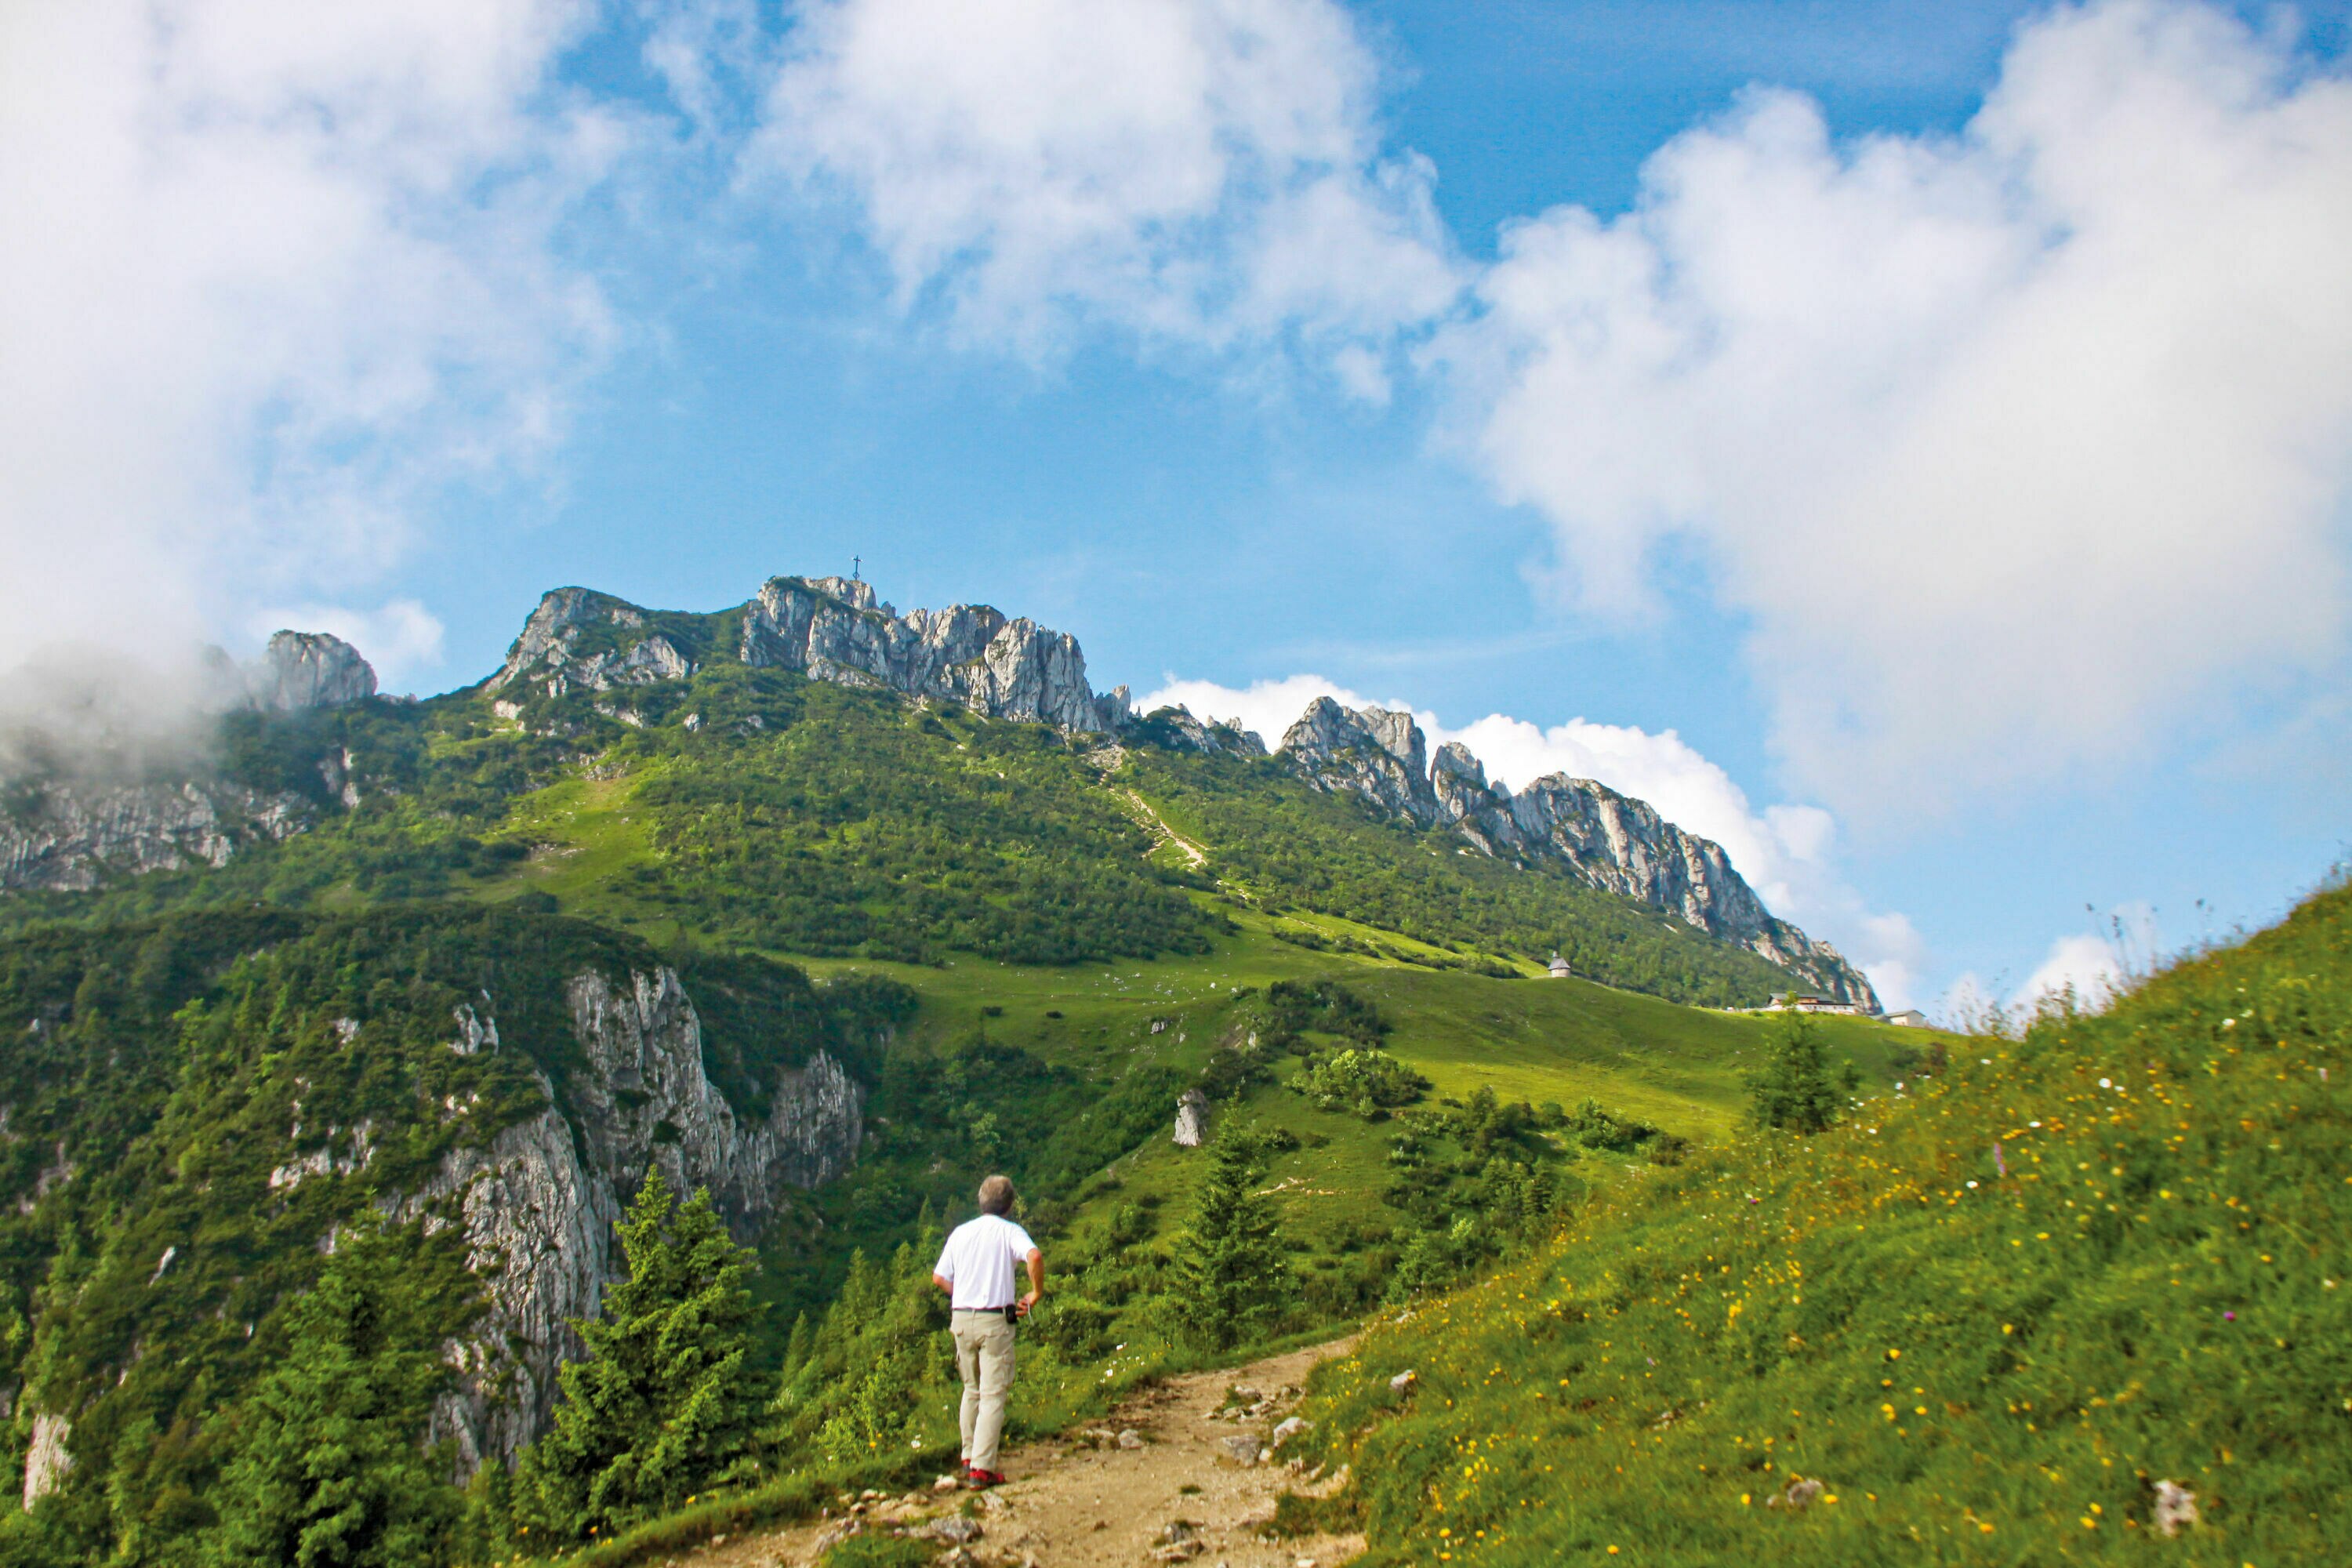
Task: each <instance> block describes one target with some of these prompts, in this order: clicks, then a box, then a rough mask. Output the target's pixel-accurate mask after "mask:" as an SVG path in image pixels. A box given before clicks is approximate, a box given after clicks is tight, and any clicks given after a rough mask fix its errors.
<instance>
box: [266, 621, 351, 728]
mask: <svg viewBox="0 0 2352 1568" xmlns="http://www.w3.org/2000/svg"><path fill="white" fill-rule="evenodd" d="M247 688H248V689H249V690H250V692H251V694H252V701H253V705H254V706H255V707H257V708H268V709H275V710H278V711H281V712H285V711H291V710H296V709H301V708H341V707H343V706H345V705H347V704H349V703H353V702H364V701H366V700H368V699H369V698H371V697H373V696H374V695H375V690H376V684H375V669H374V667H373V666H372V665H370V664H369V663H368V661H367V660H366V659H364V658H361V657H360V650H359V649H357V648H355V647H352V645H351V644H349V643H347V642H345V641H344V640H343V639H342V638H341V637H335V636H333V635H332V634H331V633H328V632H295V631H281V632H278V633H277V634H276V635H274V636H273V637H270V639H269V646H268V647H267V648H265V649H264V650H263V651H262V655H261V662H260V663H259V664H257V665H256V666H255V667H254V668H253V669H252V671H251V672H250V674H249V676H248V678H247Z"/></svg>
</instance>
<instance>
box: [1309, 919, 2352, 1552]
mask: <svg viewBox="0 0 2352 1568" xmlns="http://www.w3.org/2000/svg"><path fill="white" fill-rule="evenodd" d="M2347 1047H2352V891H2347V890H2341V889H2339V890H2336V891H2334V892H2329V893H2326V894H2323V895H2321V896H2319V897H2316V898H2315V899H2314V900H2311V901H2310V902H2309V903H2307V904H2306V905H2305V907H2303V908H2302V909H2301V910H2297V911H2296V913H2295V914H2294V916H2293V918H2291V919H2290V920H2289V921H2287V922H2286V923H2285V924H2284V926H2282V927H2280V928H2278V929H2276V930H2274V931H2268V932H2265V933H2263V934H2262V935H2260V936H2258V937H2256V938H2254V939H2253V940H2252V941H2251V942H2247V943H2245V944H2244V945H2243V946H2242V947H2239V948H2236V949H2233V950H2231V951H2227V952H2217V953H2214V954H2212V955H2210V956H2209V957H2205V958H2201V959H2198V960H2195V961H2193V962H2188V963H2182V964H2180V965H2179V966H2177V967H2176V968H2174V969H2172V970H2171V971H2170V972H2168V973H2165V974H2163V975H2161V976H2159V977H2158V978H2156V979H2154V980H2153V981H2151V982H2149V983H2148V984H2146V985H2145V986H2144V987H2142V988H2141V989H2140V990H2139V991H2138V992H2137V994H2134V995H2132V996H2131V997H2130V998H2129V999H2128V1000H2126V1001H2125V1002H2123V1003H2122V1004H2120V1005H2117V1006H2116V1008H2115V1009H2114V1010H2113V1011H2112V1012H2110V1013H2108V1014H2106V1015H2105V1016H2050V1017H2045V1018H2043V1019H2042V1020H2041V1021H2040V1022H2038V1023H2036V1024H2035V1025H2034V1026H2032V1029H2031V1030H2030V1031H2028V1032H2027V1033H2026V1035H2025V1036H2024V1037H2023V1038H2022V1039H2021V1040H2018V1041H2015V1042H2005V1041H1995V1040H1986V1041H1979V1042H1971V1043H1970V1044H1969V1047H1967V1049H1966V1051H1965V1054H1960V1055H1957V1056H1955V1058H1953V1059H1952V1061H1951V1063H1950V1065H1949V1068H1948V1071H1944V1072H1939V1073H1935V1074H1933V1075H1932V1076H1915V1077H1913V1078H1912V1079H1909V1080H1908V1082H1907V1085H1906V1089H1905V1090H1904V1091H1903V1092H1902V1093H1901V1094H1899V1095H1896V1096H1892V1097H1887V1098H1882V1099H1880V1100H1874V1101H1873V1102H1871V1103H1870V1104H1869V1105H1868V1106H1867V1108H1866V1109H1865V1110H1864V1111H1863V1112H1862V1113H1861V1114H1860V1115H1858V1116H1857V1117H1855V1118H1854V1120H1853V1121H1852V1123H1851V1124H1849V1125H1848V1126H1846V1127H1845V1128H1843V1129H1842V1130H1839V1131H1832V1132H1830V1133H1826V1134H1822V1135H1820V1136H1817V1137H1814V1138H1811V1139H1804V1140H1801V1139H1792V1138H1786V1137H1771V1138H1766V1139H1763V1140H1760V1141H1757V1142H1746V1143H1743V1144H1741V1145H1739V1146H1738V1147H1736V1148H1734V1149H1731V1150H1729V1151H1727V1152H1721V1153H1717V1154H1714V1155H1709V1156H1706V1157H1704V1158H1700V1159H1696V1160H1694V1161H1693V1162H1692V1163H1690V1164H1689V1165H1687V1166H1685V1168H1684V1169H1682V1170H1681V1171H1679V1172H1676V1173H1672V1174H1670V1175H1668V1176H1666V1177H1665V1178H1664V1179H1662V1180H1660V1181H1657V1182H1654V1183H1653V1184H1649V1185H1647V1186H1646V1187H1643V1188H1638V1189H1623V1190H1620V1192H1619V1193H1618V1194H1616V1195H1615V1196H1614V1197H1613V1198H1612V1200H1611V1201H1608V1202H1606V1203H1604V1204H1602V1205H1599V1206H1597V1207H1595V1208H1594V1209H1592V1210H1591V1211H1590V1212H1588V1213H1587V1214H1585V1215H1580V1217H1579V1219H1578V1220H1577V1222H1576V1223H1575V1224H1574V1225H1573V1226H1570V1228H1569V1229H1568V1230H1567V1231H1566V1232H1565V1233H1564V1234H1563V1235H1562V1236H1561V1237H1559V1240H1558V1241H1556V1242H1555V1243H1553V1244H1552V1245H1549V1246H1548V1247H1544V1248H1542V1249H1541V1250H1540V1251H1539V1252H1538V1254H1537V1255H1535V1256H1533V1257H1532V1258H1529V1259H1528V1261H1526V1262H1524V1263H1521V1264H1519V1265H1517V1266H1515V1267H1509V1268H1505V1269H1503V1270H1502V1271H1501V1272H1500V1273H1498V1274H1497V1275H1496V1276H1495V1277H1494V1278H1493V1279H1490V1280H1489V1281H1487V1282H1486V1283H1485V1284H1482V1285H1480V1286H1477V1287H1475V1289H1469V1290H1466V1291H1465V1292H1464V1293H1462V1294H1460V1295H1458V1296H1456V1297H1454V1298H1452V1299H1451V1300H1446V1301H1444V1302H1443V1303H1442V1304H1439V1305H1436V1306H1433V1307H1431V1308H1428V1309H1425V1310H1422V1311H1420V1312H1419V1313H1417V1314H1415V1315H1413V1316H1412V1318H1411V1319H1410V1321H1407V1320H1404V1319H1402V1318H1400V1319H1398V1320H1395V1321H1391V1322H1390V1323H1388V1324H1386V1325H1385V1326H1382V1327H1381V1328H1379V1329H1378V1330H1376V1331H1374V1332H1372V1333H1370V1335H1368V1336H1367V1337H1366V1339H1365V1341H1364V1342H1363V1343H1362V1345H1361V1347H1360V1350H1359V1352H1358V1353H1357V1354H1356V1355H1355V1356H1353V1357H1352V1358H1350V1359H1349V1361H1347V1362H1346V1363H1341V1364H1339V1365H1338V1366H1336V1367H1335V1368H1333V1369H1332V1370H1331V1371H1330V1372H1329V1373H1328V1375H1326V1376H1325V1377H1324V1378H1323V1380H1322V1381H1321V1382H1320V1384H1318V1391H1317V1397H1316V1400H1315V1402H1314V1405H1313V1408H1312V1409H1311V1410H1310V1412H1309V1414H1310V1415H1312V1416H1313V1417H1314V1418H1315V1419H1316V1420H1318V1423H1319V1424H1320V1425H1319V1434H1320V1437H1321V1440H1322V1443H1323V1445H1324V1447H1325V1448H1326V1451H1327V1455H1328V1458H1329V1459H1330V1460H1331V1461H1333V1462H1335V1463H1336V1462H1339V1461H1343V1460H1344V1461H1346V1462H1348V1463H1349V1464H1351V1465H1352V1467H1353V1468H1352V1470H1351V1472H1350V1473H1351V1475H1352V1477H1353V1478H1354V1482H1353V1485H1352V1486H1351V1488H1350V1489H1349V1490H1348V1492H1347V1493H1346V1494H1345V1496H1344V1498H1343V1499H1342V1500H1340V1501H1339V1502H1338V1503H1336V1504H1332V1505H1328V1507H1330V1508H1333V1509H1336V1510H1339V1511H1342V1512H1344V1513H1347V1514H1349V1515H1351V1516H1353V1517H1355V1518H1357V1519H1360V1520H1361V1521H1364V1522H1365V1523H1366V1524H1367V1525H1368V1526H1369V1528H1370V1531H1371V1536H1372V1541H1373V1543H1374V1544H1373V1550H1372V1552H1371V1554H1370V1556H1369V1557H1368V1558H1367V1559H1365V1561H1366V1562H1367V1563H1405V1562H1413V1563H1427V1562H1457V1563H1493V1564H1497V1565H1501V1564H1510V1563H1526V1564H1536V1563H1546V1564H1549V1563H1560V1562H1587V1561H1590V1562H1594V1563H1599V1562H1608V1561H1618V1562H1632V1563H1661V1564H1694V1565H1696V1564H1702V1563H1706V1564H1713V1563H1725V1562H1732V1561H1738V1562H1760V1563H1808V1564H1813V1563H1881V1562H1889V1561H1904V1562H1934V1563H2058V1562H2117V1563H2126V1562H2128V1563H2139V1562H2158V1561H2162V1562H2179V1563H2210V1564H2242V1563H2257V1564H2263V1565H2265V1568H2268V1565H2284V1564H2301V1563H2332V1562H2336V1561H2340V1560H2342V1559H2343V1557H2344V1554H2345V1541H2346V1534H2345V1526H2344V1520H2343V1498H2344V1495H2345V1489H2346V1486H2347V1483H2348V1482H2352V1331H2347V1325H2352V1312H2347V1308H2346V1304H2345V1296H2346V1292H2347V1290H2352V1279H2347V1275H2352V1240H2347V1238H2352V1169H2347V1165H2346V1162H2345V1151H2346V1149H2347V1147H2352V1093H2347V1086H2346V1084H2345V1081H2344V1079H2345V1075H2346V1072H2347V1067H2352V1060H2347ZM1408 1370H1409V1371H1411V1372H1412V1373H1413V1374H1414V1375H1413V1378H1412V1381H1411V1382H1410V1384H1408V1385H1407V1386H1406V1387H1403V1388H1402V1389H1400V1388H1398V1387H1395V1386H1393V1382H1392V1380H1393V1379H1395V1378H1396V1377H1397V1376H1398V1375H1399V1374H1401V1373H1405V1372H1407V1371H1408ZM1811 1479H1818V1480H1819V1481H1820V1482H1821V1483H1822V1488H1821V1489H1820V1494H1819V1496H1818V1497H1816V1498H1815V1499H1814V1500H1813V1501H1812V1502H1811V1506H1809V1507H1805V1508H1801V1509H1800V1508H1791V1507H1788V1506H1785V1505H1784V1506H1780V1507H1771V1506H1769V1504H1770V1503H1771V1502H1772V1500H1773V1499H1774V1498H1775V1497H1782V1498H1785V1497H1786V1496H1787V1493H1788V1489H1790V1487H1791V1486H1792V1485H1794V1484H1796V1483H1798V1482H1800V1481H1801V1480H1811ZM2160 1481H2170V1482H2173V1483H2176V1484H2178V1485H2180V1486H2183V1487H2186V1488H2187V1489H2189V1490H2190V1491H2191V1492H2193V1493H2194V1494H2195V1496H2196V1499H2197V1502H2198V1506H2199V1509H2200V1511H2201V1513H2202V1515H2203V1523H2202V1524H2201V1525H2199V1526H2197V1527H2194V1528H2191V1529H2189V1530H2187V1531H2184V1532H2183V1533H2182V1534H2181V1536H2180V1537H2179V1539H2177V1540H2173V1541H2170V1542H2164V1541H2158V1540H2154V1539H2152V1537H2153V1536H2154V1535H2155V1533H2156V1531H2157V1528H2158V1521H2157V1519H2156V1516H2155V1513H2154V1509H2153V1501H2154V1498H2155V1488H2156V1485H2157V1483H2158V1482H2160ZM1809 1490H1810V1489H1809Z"/></svg>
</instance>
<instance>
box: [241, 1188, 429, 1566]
mask: <svg viewBox="0 0 2352 1568" xmlns="http://www.w3.org/2000/svg"><path fill="white" fill-rule="evenodd" d="M411 1239H413V1238H409V1237H403V1236H402V1235H401V1234H400V1233H399V1232H397V1231H394V1230H392V1229H389V1228H387V1227H386V1226H384V1225H383V1223H382V1222H381V1221H380V1220H378V1219H375V1218H373V1217H371V1218H369V1219H366V1220H363V1221H362V1222H361V1223H360V1224H358V1225H357V1226H353V1227H352V1228H351V1229H349V1230H347V1231H345V1232H344V1233H343V1235H342V1237H341V1239H340V1241H339V1243H338V1245H337V1247H336V1248H335V1252H334V1256H333V1257H332V1258H330V1259H329V1260H328V1262H327V1265H326V1268H325V1269H324V1271H323V1272H322V1273H321V1274H320V1278H319V1283H318V1286H317V1288H316V1289H313V1290H311V1291H310V1294H308V1295H306V1296H303V1297H301V1298H300V1299H299V1300H296V1301H295V1302H294V1303H293V1304H292V1305H291V1306H290V1307H289V1308H288V1309H287V1342H286V1350H285V1353H284V1354H283V1355H282V1356H281V1357H279V1358H278V1361H277V1363H276V1364H274V1365H273V1366H272V1367H271V1368H270V1369H269V1371H268V1373H264V1374H263V1376H262V1378H261V1381H260V1382H259V1383H258V1384H256V1385H255V1387H254V1389H253V1392H252V1393H251V1394H249V1395H248V1396H247V1399H246V1401H245V1403H244V1405H243V1406H242V1407H241V1408H240V1409H239V1410H238V1412H237V1413H236V1417H235V1419H234V1437H233V1439H232V1442H233V1447H232V1454H231V1458H230V1459H229V1462H228V1464H227V1466H226V1469H225V1470H224V1472H223V1474H222V1476H221V1480H220V1485H219V1489H218V1490H217V1492H216V1493H215V1504H216V1506H217V1507H218V1509H219V1514H220V1521H219V1524H218V1526H217V1528H215V1530H213V1531H209V1532H208V1533H207V1536H206V1538H205V1542H204V1549H203V1551H202V1552H201V1556H202V1558H203V1559H204V1560H205V1561H206V1562H208V1563H216V1564H220V1565H222V1568H229V1565H231V1564H236V1565H239V1568H242V1565H244V1564H248V1563H284V1564H287V1565H289V1568H298V1565H299V1568H374V1565H377V1564H382V1565H383V1568H394V1565H405V1564H410V1563H438V1562H441V1561H443V1560H444V1559H445V1558H446V1554H447V1552H448V1548H449V1545H450V1539H451V1531H452V1530H453V1528H454V1526H455V1524H456V1522H457V1515H458V1508H459V1500H458V1494H457V1489H456V1488H455V1487H453V1486H452V1485H450V1482H449V1471H450V1468H451V1458H450V1455H449V1454H448V1453H447V1452H446V1449H445V1450H436V1449H432V1448H428V1447H426V1446H425V1422H426V1419H427V1417H428V1416H429V1415H430V1414H431V1411H432V1405H433V1400H434V1397H435V1396H436V1394H439V1393H440V1392H441V1390H442V1389H443V1388H444V1387H446V1385H447V1384H448V1382H449V1380H450V1377H451V1369H450V1368H449V1367H448V1366H447V1365H446V1363H444V1362H443V1360H442V1358H441V1351H440V1345H441V1340H442V1335H443V1331H444V1325H443V1324H441V1323H440V1322H438V1321H434V1319H433V1318H432V1317H428V1315H427V1312H426V1310H425V1306H426V1304H425V1303H419V1302H417V1301H415V1296H416V1295H417V1292H416V1291H415V1289H414V1285H413V1281H414V1279H415V1268H414V1262H415V1259H414V1258H413V1257H412V1253H413V1251H414V1248H413V1247H411V1246H409V1245H407V1244H406V1243H407V1242H409V1241H410V1240H411ZM435 1315H436V1316H437V1312H436V1314H435Z"/></svg>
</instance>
